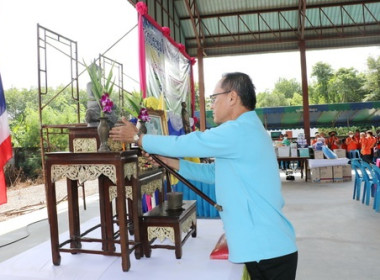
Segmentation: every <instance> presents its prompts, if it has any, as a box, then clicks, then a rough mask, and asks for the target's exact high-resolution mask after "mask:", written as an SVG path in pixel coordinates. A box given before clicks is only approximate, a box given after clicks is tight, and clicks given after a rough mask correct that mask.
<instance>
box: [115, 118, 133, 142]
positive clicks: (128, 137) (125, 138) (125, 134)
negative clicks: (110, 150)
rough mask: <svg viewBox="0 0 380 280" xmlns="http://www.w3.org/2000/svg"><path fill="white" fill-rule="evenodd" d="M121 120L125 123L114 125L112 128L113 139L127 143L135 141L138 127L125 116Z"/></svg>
mask: <svg viewBox="0 0 380 280" xmlns="http://www.w3.org/2000/svg"><path fill="white" fill-rule="evenodd" d="M121 121H122V122H123V124H124V125H121V126H114V127H113V128H112V129H111V131H110V137H111V139H112V140H114V141H120V142H125V143H134V142H135V140H134V137H135V135H136V134H137V133H138V129H137V128H136V126H134V125H133V124H132V123H131V122H129V121H127V120H126V118H125V117H123V118H122V119H121Z"/></svg>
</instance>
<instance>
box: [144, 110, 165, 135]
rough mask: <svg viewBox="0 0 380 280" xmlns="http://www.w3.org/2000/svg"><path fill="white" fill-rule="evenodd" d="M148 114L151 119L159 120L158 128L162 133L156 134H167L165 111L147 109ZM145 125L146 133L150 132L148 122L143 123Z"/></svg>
mask: <svg viewBox="0 0 380 280" xmlns="http://www.w3.org/2000/svg"><path fill="white" fill-rule="evenodd" d="M148 114H149V116H150V118H151V121H159V124H160V128H159V130H160V131H161V132H162V134H157V135H169V130H168V122H167V120H166V114H165V112H164V111H163V110H153V109H148ZM145 126H146V128H147V130H148V132H147V134H152V133H150V131H149V123H145Z"/></svg>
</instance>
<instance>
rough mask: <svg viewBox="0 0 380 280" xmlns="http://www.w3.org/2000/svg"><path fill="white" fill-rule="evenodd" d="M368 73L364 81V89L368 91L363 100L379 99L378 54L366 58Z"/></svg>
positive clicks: (379, 62) (379, 65)
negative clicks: (374, 56)
mask: <svg viewBox="0 0 380 280" xmlns="http://www.w3.org/2000/svg"><path fill="white" fill-rule="evenodd" d="M367 67H368V73H367V75H366V79H365V82H364V89H365V90H366V91H367V92H368V94H367V96H366V97H365V98H364V101H374V100H380V56H379V57H378V58H377V59H375V58H373V57H369V58H368V59H367Z"/></svg>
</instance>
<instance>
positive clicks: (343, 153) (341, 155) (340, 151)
mask: <svg viewBox="0 0 380 280" xmlns="http://www.w3.org/2000/svg"><path fill="white" fill-rule="evenodd" d="M334 153H335V154H336V155H337V156H338V158H346V157H347V152H346V150H345V149H334Z"/></svg>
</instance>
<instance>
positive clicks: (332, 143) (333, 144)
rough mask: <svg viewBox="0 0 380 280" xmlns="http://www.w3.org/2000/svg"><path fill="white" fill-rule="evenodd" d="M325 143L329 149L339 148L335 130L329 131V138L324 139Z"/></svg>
mask: <svg viewBox="0 0 380 280" xmlns="http://www.w3.org/2000/svg"><path fill="white" fill-rule="evenodd" d="M326 144H327V146H328V147H329V149H330V150H331V151H334V150H335V149H339V144H340V143H339V138H338V137H337V136H336V131H330V132H329V138H328V139H327V140H326Z"/></svg>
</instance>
